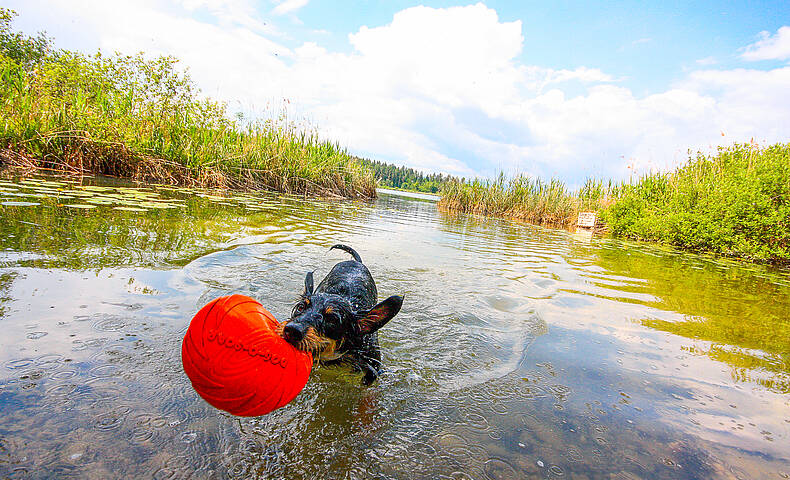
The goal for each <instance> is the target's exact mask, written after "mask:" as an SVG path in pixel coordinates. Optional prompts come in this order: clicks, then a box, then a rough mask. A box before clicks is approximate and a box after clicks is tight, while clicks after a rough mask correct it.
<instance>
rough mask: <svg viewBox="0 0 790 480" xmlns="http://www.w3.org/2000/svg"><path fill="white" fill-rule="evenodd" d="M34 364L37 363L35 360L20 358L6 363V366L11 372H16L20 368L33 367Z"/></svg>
mask: <svg viewBox="0 0 790 480" xmlns="http://www.w3.org/2000/svg"><path fill="white" fill-rule="evenodd" d="M33 363H35V360H33V359H32V358H20V359H17V360H10V361H8V362H6V364H5V366H6V368H8V369H10V370H16V369H19V368H25V367H29V366H30V365H33Z"/></svg>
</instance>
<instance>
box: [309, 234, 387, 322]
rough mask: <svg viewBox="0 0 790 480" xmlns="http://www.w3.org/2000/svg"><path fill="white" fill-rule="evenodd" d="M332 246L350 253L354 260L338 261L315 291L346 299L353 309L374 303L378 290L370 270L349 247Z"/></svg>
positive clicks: (366, 306) (371, 305)
mask: <svg viewBox="0 0 790 480" xmlns="http://www.w3.org/2000/svg"><path fill="white" fill-rule="evenodd" d="M332 248H337V249H339V250H344V251H346V252H348V253H350V254H351V255H352V256H353V257H354V260H347V261H345V262H340V263H338V264H337V265H335V266H334V267H332V270H331V271H330V272H329V274H327V276H326V277H325V278H324V279H323V280H322V281H321V283H320V284H318V287H317V288H316V293H329V294H334V295H339V296H341V297H344V298H346V299H348V301H349V303H351V305H352V306H353V307H354V310H363V309H364V310H368V309H370V308H371V307H373V306H374V305H375V304H376V300H377V299H378V292H377V291H376V282H375V281H373V276H372V275H371V274H370V270H368V267H366V266H365V265H364V264H363V263H362V258H360V256H359V254H358V253H357V252H356V251H355V250H354V249H353V248H351V247H347V246H345V245H335V246H333V247H332ZM330 250H331V248H330Z"/></svg>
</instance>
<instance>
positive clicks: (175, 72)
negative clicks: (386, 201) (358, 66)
mask: <svg viewBox="0 0 790 480" xmlns="http://www.w3.org/2000/svg"><path fill="white" fill-rule="evenodd" d="M0 13H1V14H3V15H5V16H4V17H3V16H2V15H0V17H3V18H0V46H2V47H3V48H2V49H0V79H2V83H0V116H2V118H3V121H2V123H0V161H4V162H5V163H9V164H14V165H20V166H26V167H30V168H48V169H56V170H62V171H68V172H74V173H97V174H106V175H115V176H120V177H128V178H133V179H138V180H144V181H157V182H169V183H182V184H193V185H194V184H196V185H203V186H243V187H252V188H266V189H272V190H278V191H282V192H290V193H297V194H308V193H310V194H323V195H340V196H346V197H375V186H376V184H375V179H374V177H373V174H372V172H370V171H369V170H367V169H364V168H363V167H362V166H361V165H360V163H359V162H358V161H356V160H355V159H354V158H353V157H352V156H351V155H350V154H349V153H348V152H347V151H346V150H345V149H344V148H343V147H341V146H340V145H338V144H337V143H333V142H329V141H326V140H322V139H321V138H320V137H319V136H318V134H317V132H316V130H315V129H314V128H310V127H307V126H304V125H297V124H295V123H293V122H290V121H289V120H288V119H287V117H286V116H285V115H280V116H273V118H269V119H267V120H261V121H253V122H243V121H242V120H240V119H238V118H231V116H230V115H229V113H228V111H227V108H226V106H225V105H224V104H222V103H219V102H216V101H213V100H211V99H209V98H205V97H203V96H201V95H200V92H199V90H198V89H197V88H196V86H195V84H194V82H193V81H192V80H191V79H190V77H189V75H188V74H186V73H182V72H181V71H179V69H178V68H177V60H176V59H174V58H172V57H159V58H156V59H153V60H150V59H146V58H145V57H144V56H143V55H137V56H118V55H116V56H109V57H107V56H103V55H102V54H101V53H97V54H96V55H91V56H86V55H83V54H79V53H75V52H69V51H63V50H61V51H50V50H48V49H46V48H42V49H39V50H40V51H39V53H38V54H37V56H36V55H33V54H26V55H27V56H26V57H24V58H22V56H21V55H16V52H25V51H26V50H25V49H24V48H22V47H24V46H25V44H24V42H25V40H26V39H25V38H24V37H22V36H20V35H18V34H17V35H16V36H14V35H12V34H10V33H9V32H10V30H9V24H10V20H9V19H10V15H9V11H7V10H4V11H0ZM3 19H5V20H4V21H3ZM45 40H46V39H45ZM27 41H28V42H29V41H30V39H28V40H27ZM20 42H21V43H20ZM45 43H46V42H45ZM8 45H11V47H8V48H7V46H8ZM20 45H21V46H20ZM14 47H18V48H14ZM28 50H29V49H28ZM34 53H35V52H34ZM31 55H32V56H31Z"/></svg>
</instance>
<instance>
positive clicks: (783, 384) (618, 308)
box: [0, 179, 790, 479]
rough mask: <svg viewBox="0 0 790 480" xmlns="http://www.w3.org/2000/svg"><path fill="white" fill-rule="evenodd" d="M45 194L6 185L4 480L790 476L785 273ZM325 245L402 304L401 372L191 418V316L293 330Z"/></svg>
mask: <svg viewBox="0 0 790 480" xmlns="http://www.w3.org/2000/svg"><path fill="white" fill-rule="evenodd" d="M44 181H45V182H47V183H41V182H40V181H34V182H32V183H31V182H28V183H20V182H18V181H15V180H5V181H3V182H0V204H2V206H0V329H2V331H3V334H2V336H1V337H0V474H1V476H2V477H10V478H53V477H57V478H71V477H74V478H119V477H132V478H134V477H138V478H228V477H230V478H288V479H301V478H305V479H314V478H322V479H330V478H375V479H384V478H396V479H402V478H417V479H423V478H424V479H429V478H430V479H434V478H445V479H464V478H475V479H477V478H480V479H507V478H574V479H577V478H582V479H583V478H607V479H609V478H617V479H635V478H651V479H652V478H672V479H675V478H727V479H729V478H743V479H754V478H790V442H789V441H788V437H790V340H788V339H789V338H790V319H788V312H790V273H789V272H788V271H787V270H786V269H785V270H781V269H771V268H768V267H761V266H754V265H749V264H738V263H734V262H729V261H723V260H720V259H716V258H713V257H703V256H696V255H689V254H683V253H679V252H676V251H673V250H670V249H664V248H659V247H655V246H649V245H644V244H637V243H629V242H622V241H616V240H611V239H603V238H590V237H589V236H585V235H583V234H574V233H568V232H565V231H561V230H548V229H543V228H538V227H533V226H529V225H520V224H516V223H513V222H508V221H503V220H494V219H484V218H479V217H472V216H466V215H451V214H446V213H442V212H439V211H437V208H436V204H435V202H432V201H426V200H424V199H412V198H407V197H404V196H399V195H390V194H386V195H382V196H381V197H380V198H379V199H378V200H376V201H375V202H373V203H361V202H343V201H336V200H332V201H305V200H302V199H298V198H290V197H282V196H275V195H260V196H254V195H231V196H229V197H220V196H218V195H217V194H216V193H215V192H201V191H197V192H188V191H183V190H177V189H161V188H160V189H153V188H144V187H137V188H133V189H131V190H130V189H129V188H127V187H128V186H126V187H124V186H123V185H121V184H112V183H109V184H108V183H107V182H103V183H102V182H99V183H102V184H101V185H99V186H98V187H95V188H94V187H91V188H88V189H80V188H77V185H74V184H70V183H66V182H63V181H61V180H53V179H48V180H44ZM93 183H97V182H96V181H94V182H93ZM116 187H118V188H116ZM30 204H33V205H30ZM68 205H72V206H71V207H69V206H68ZM74 205H85V207H82V208H81V207H75V206H74ZM91 205H94V206H96V208H89V207H90V206H91ZM118 206H120V207H123V208H124V210H116V209H115V207H118ZM138 210H142V211H138ZM335 243H346V244H349V245H351V246H353V247H355V248H356V249H357V250H358V251H359V252H360V254H361V255H362V258H363V259H364V261H365V262H366V264H367V265H368V266H369V268H370V269H371V271H372V272H373V275H374V277H375V278H376V281H377V283H378V290H379V294H380V296H381V298H382V299H383V298H385V297H386V296H389V295H393V294H403V295H405V296H406V300H405V302H404V306H403V309H402V311H401V313H400V314H398V316H397V317H395V319H393V320H392V321H391V322H390V323H389V324H388V325H387V326H385V327H384V328H383V329H382V330H381V333H380V338H381V343H382V349H383V357H384V363H385V365H386V366H387V370H388V371H387V373H386V374H385V375H384V376H383V377H381V378H380V380H379V381H378V382H377V383H376V384H375V385H374V386H372V387H367V388H366V387H363V386H361V385H360V375H359V374H354V373H353V372H351V371H348V370H345V369H342V368H333V367H322V368H315V369H314V370H313V373H312V376H311V378H310V381H309V382H308V384H307V387H306V388H305V390H304V391H303V392H302V393H301V394H300V395H299V396H298V397H297V398H296V400H295V401H294V402H292V403H291V404H289V405H288V406H286V407H285V408H283V409H280V410H278V411H276V412H274V413H272V414H270V415H267V416H263V417H259V418H236V417H232V416H230V415H227V414H225V413H223V412H220V411H218V410H215V409H213V408H211V407H210V406H208V405H207V404H206V403H205V402H203V400H201V399H200V398H199V397H198V396H197V394H195V392H194V391H193V390H192V387H191V385H190V383H189V381H188V379H187V378H186V376H185V375H184V373H183V371H182V368H181V360H180V342H181V339H182V337H183V335H184V333H185V331H186V327H187V325H188V322H189V319H190V318H191V317H192V315H194V313H195V312H196V311H197V310H198V309H199V308H200V307H201V306H202V305H204V304H205V303H207V302H208V301H209V300H211V299H213V298H216V297H218V296H221V295H226V294H230V293H241V294H246V295H249V296H252V297H255V298H257V299H259V300H260V301H261V303H263V305H264V306H266V307H267V308H268V309H269V310H270V311H272V312H273V313H274V314H275V316H277V317H278V318H280V319H283V318H285V317H286V316H287V314H288V312H289V311H290V308H291V306H292V304H293V302H294V300H295V298H296V295H297V294H298V293H299V292H300V290H301V288H302V285H303V281H304V275H305V273H306V272H307V271H309V270H316V277H317V278H316V281H318V280H319V279H320V278H322V276H323V274H326V273H327V272H328V271H329V269H330V268H331V266H332V265H333V264H334V263H335V262H337V261H340V260H345V259H347V255H346V254H344V253H342V252H338V251H333V252H328V247H329V246H331V245H333V244H335Z"/></svg>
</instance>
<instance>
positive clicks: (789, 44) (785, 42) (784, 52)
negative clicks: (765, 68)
mask: <svg viewBox="0 0 790 480" xmlns="http://www.w3.org/2000/svg"><path fill="white" fill-rule="evenodd" d="M760 37H761V38H760V40H759V41H757V42H755V43H753V44H751V45H749V46H747V47H746V48H745V49H744V52H743V54H741V57H742V58H743V59H744V60H751V61H756V60H788V59H790V27H788V26H784V27H781V28H779V30H777V32H776V35H771V34H770V33H769V32H760Z"/></svg>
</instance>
